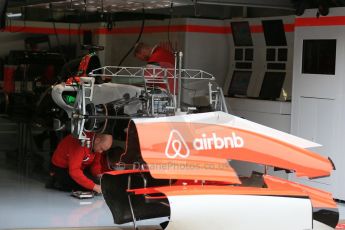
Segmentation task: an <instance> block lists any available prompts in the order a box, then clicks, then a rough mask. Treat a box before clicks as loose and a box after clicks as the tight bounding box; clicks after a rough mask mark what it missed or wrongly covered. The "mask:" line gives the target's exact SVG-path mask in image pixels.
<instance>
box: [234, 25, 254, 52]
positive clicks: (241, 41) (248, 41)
mask: <svg viewBox="0 0 345 230" xmlns="http://www.w3.org/2000/svg"><path fill="white" fill-rule="evenodd" d="M231 30H232V37H233V38H234V43H235V46H252V45H253V40H252V34H251V33H250V27H249V23H248V22H231Z"/></svg>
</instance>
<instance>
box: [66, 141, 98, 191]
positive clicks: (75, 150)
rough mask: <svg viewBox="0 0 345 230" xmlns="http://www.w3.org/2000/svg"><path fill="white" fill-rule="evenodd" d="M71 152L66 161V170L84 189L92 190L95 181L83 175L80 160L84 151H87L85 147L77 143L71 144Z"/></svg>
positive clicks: (81, 160)
mask: <svg viewBox="0 0 345 230" xmlns="http://www.w3.org/2000/svg"><path fill="white" fill-rule="evenodd" d="M71 147H72V149H71V153H70V156H69V162H68V171H69V175H70V176H71V178H72V179H73V180H74V181H75V182H77V183H78V184H80V185H81V186H83V187H84V188H86V189H90V190H94V187H95V183H94V182H93V181H92V180H90V179H89V178H87V177H86V176H85V175H84V172H83V170H82V162H83V158H84V151H89V150H88V149H87V148H86V147H82V146H80V145H79V143H78V144H74V145H73V144H71Z"/></svg>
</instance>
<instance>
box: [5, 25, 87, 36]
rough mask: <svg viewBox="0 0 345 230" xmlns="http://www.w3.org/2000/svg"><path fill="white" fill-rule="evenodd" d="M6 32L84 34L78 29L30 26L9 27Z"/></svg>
mask: <svg viewBox="0 0 345 230" xmlns="http://www.w3.org/2000/svg"><path fill="white" fill-rule="evenodd" d="M4 31H5V32H18V33H19V32H20V33H33V34H55V33H57V34H65V35H69V34H70V35H76V34H82V33H83V30H78V29H61V28H56V29H54V28H49V27H30V26H8V27H6V28H5V30H4Z"/></svg>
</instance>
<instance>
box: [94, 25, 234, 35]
mask: <svg viewBox="0 0 345 230" xmlns="http://www.w3.org/2000/svg"><path fill="white" fill-rule="evenodd" d="M169 30H170V32H191V33H211V34H229V33H231V29H230V26H229V27H225V26H202V25H173V26H170V28H169V27H168V26H146V27H145V28H144V31H143V33H165V32H168V31H169ZM139 32H140V28H139V27H124V28H115V29H113V30H112V31H108V30H107V29H105V28H101V29H98V30H97V33H98V34H133V33H135V34H137V33H139Z"/></svg>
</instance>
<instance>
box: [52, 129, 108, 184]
mask: <svg viewBox="0 0 345 230" xmlns="http://www.w3.org/2000/svg"><path fill="white" fill-rule="evenodd" d="M100 160H101V154H100V153H94V152H92V151H91V150H90V149H89V148H87V147H82V146H81V145H80V142H79V140H77V139H75V138H74V137H73V136H72V135H68V136H66V137H65V138H64V139H63V140H62V141H61V142H60V143H59V145H58V147H57V149H56V150H55V152H54V154H53V157H52V163H53V164H54V165H55V166H58V167H60V168H68V171H69V175H70V176H71V178H72V179H73V180H74V181H76V182H77V183H78V184H80V185H81V186H83V187H84V188H86V189H90V190H92V189H93V187H94V186H95V183H94V182H93V181H92V180H91V179H89V178H87V177H86V176H85V175H84V172H83V171H84V169H85V168H87V167H88V168H89V169H90V172H91V174H92V175H93V176H97V175H99V174H101V172H102V167H101V163H100Z"/></svg>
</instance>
